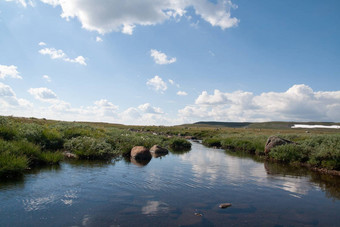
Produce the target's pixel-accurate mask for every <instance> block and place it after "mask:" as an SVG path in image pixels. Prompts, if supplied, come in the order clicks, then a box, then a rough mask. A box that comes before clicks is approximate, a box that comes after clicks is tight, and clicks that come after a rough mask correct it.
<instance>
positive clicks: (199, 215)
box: [194, 213, 203, 217]
mask: <svg viewBox="0 0 340 227" xmlns="http://www.w3.org/2000/svg"><path fill="white" fill-rule="evenodd" d="M194 215H196V216H198V217H202V216H203V214H200V213H194Z"/></svg>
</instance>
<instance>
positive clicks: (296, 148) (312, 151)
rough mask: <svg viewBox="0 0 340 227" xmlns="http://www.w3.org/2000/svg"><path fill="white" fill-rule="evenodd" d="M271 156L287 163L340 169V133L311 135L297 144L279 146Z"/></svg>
mask: <svg viewBox="0 0 340 227" xmlns="http://www.w3.org/2000/svg"><path fill="white" fill-rule="evenodd" d="M269 156H270V157H271V158H273V159H275V160H278V161H282V162H286V163H306V164H309V165H311V166H315V167H321V168H326V169H331V170H340V135H339V134H335V135H324V136H311V137H310V138H307V139H305V140H302V141H300V142H299V143H297V144H286V145H282V146H278V147H276V148H274V149H273V150H272V152H270V154H269Z"/></svg>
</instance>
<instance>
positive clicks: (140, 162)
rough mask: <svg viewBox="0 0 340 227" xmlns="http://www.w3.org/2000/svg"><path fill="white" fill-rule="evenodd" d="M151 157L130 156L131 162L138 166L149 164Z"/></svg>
mask: <svg viewBox="0 0 340 227" xmlns="http://www.w3.org/2000/svg"><path fill="white" fill-rule="evenodd" d="M150 161H151V159H135V158H132V157H131V158H130V162H131V163H132V164H134V165H136V166H138V167H143V166H146V165H147V164H149V162H150Z"/></svg>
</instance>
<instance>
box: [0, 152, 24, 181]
mask: <svg viewBox="0 0 340 227" xmlns="http://www.w3.org/2000/svg"><path fill="white" fill-rule="evenodd" d="M27 168H28V161H27V158H26V157H25V156H16V155H13V154H10V153H8V152H6V153H0V178H2V177H8V176H14V175H20V174H22V173H23V172H24V171H25V170H26V169H27Z"/></svg>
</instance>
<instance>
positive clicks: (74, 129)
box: [0, 117, 191, 178]
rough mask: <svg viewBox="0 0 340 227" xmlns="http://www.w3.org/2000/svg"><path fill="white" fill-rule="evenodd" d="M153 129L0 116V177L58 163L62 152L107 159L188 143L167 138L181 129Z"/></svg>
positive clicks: (81, 157) (181, 146)
mask: <svg viewBox="0 0 340 227" xmlns="http://www.w3.org/2000/svg"><path fill="white" fill-rule="evenodd" d="M162 129H163V128H162ZM154 131H155V130H154V127H131V128H128V127H126V126H123V125H113V124H104V123H80V122H79V123H78V122H60V121H49V120H38V119H35V118H15V117H0V178H3V177H11V176H15V175H20V174H22V173H24V172H25V171H27V170H29V169H31V168H32V167H35V166H40V165H55V164H58V163H59V162H60V161H61V160H63V158H64V155H63V153H64V152H65V153H71V154H72V155H73V157H77V158H78V159H82V160H110V159H111V158H113V157H117V156H120V155H122V156H128V155H130V151H131V149H132V148H133V147H134V146H145V147H147V148H151V147H152V146H153V145H155V144H158V145H160V146H163V147H167V148H169V149H170V148H171V149H174V150H181V149H183V150H185V149H190V147H191V144H190V143H189V142H188V141H187V140H185V139H182V138H178V137H173V138H169V137H170V136H169V135H175V133H176V134H178V133H183V131H181V130H176V132H175V131H171V130H170V131H169V132H167V133H164V132H160V133H158V134H157V135H155V134H153V132H154ZM184 133H185V134H187V135H188V134H189V131H188V132H184ZM165 135H167V136H165Z"/></svg>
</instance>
